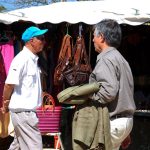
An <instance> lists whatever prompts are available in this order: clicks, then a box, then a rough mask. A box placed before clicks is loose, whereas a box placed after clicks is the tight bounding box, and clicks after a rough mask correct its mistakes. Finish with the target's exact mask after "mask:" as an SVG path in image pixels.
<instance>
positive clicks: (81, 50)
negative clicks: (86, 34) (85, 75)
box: [73, 36, 91, 71]
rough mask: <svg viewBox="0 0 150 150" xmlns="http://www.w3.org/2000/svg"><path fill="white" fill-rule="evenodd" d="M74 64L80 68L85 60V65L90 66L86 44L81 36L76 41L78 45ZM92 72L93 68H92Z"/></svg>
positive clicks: (75, 50) (76, 45)
mask: <svg viewBox="0 0 150 150" xmlns="http://www.w3.org/2000/svg"><path fill="white" fill-rule="evenodd" d="M73 50H74V63H75V66H78V65H80V64H81V63H82V61H83V60H84V62H85V64H87V65H89V66H90V63H89V58H88V55H87V52H86V48H85V42H84V38H83V36H79V37H78V38H77V40H76V44H75V47H74V49H73ZM90 71H91V68H90Z"/></svg>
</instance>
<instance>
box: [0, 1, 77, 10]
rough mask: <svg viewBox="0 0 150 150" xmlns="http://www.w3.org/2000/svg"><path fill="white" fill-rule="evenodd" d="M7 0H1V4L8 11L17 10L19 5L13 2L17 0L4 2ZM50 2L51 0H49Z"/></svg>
mask: <svg viewBox="0 0 150 150" xmlns="http://www.w3.org/2000/svg"><path fill="white" fill-rule="evenodd" d="M4 1H5V0H0V6H4V7H5V8H6V9H7V11H11V10H15V9H17V6H15V5H14V4H12V3H13V2H15V1H16V0H7V1H8V2H7V3H6V2H4ZM48 1H49V3H50V1H51V0H48ZM67 1H76V0H67Z"/></svg>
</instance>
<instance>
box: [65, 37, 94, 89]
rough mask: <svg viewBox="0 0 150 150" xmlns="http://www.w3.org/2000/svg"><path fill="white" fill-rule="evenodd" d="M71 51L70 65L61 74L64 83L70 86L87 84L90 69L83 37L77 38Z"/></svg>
mask: <svg viewBox="0 0 150 150" xmlns="http://www.w3.org/2000/svg"><path fill="white" fill-rule="evenodd" d="M72 51H73V62H72V65H71V66H70V67H69V68H68V69H67V70H64V72H63V74H64V78H65V81H66V82H67V83H68V84H69V85H70V86H75V85H80V84H84V83H87V82H88V80H89V75H90V73H91V71H92V69H91V65H90V63H89V60H88V56H87V53H86V49H85V43H84V39H83V37H78V38H77V40H76V44H75V46H74V48H73V50H72Z"/></svg>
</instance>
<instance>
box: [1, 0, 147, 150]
mask: <svg viewBox="0 0 150 150" xmlns="http://www.w3.org/2000/svg"><path fill="white" fill-rule="evenodd" d="M149 4H150V2H149V0H142V1H141V0H138V1H137V0H132V1H130V0H126V1H120V0H100V1H78V2H58V3H54V4H50V5H46V6H36V7H30V8H23V9H18V10H14V11H9V12H5V13H0V25H1V28H0V29H4V31H7V35H9V36H10V37H9V38H11V39H15V40H14V44H15V47H18V46H19V47H21V45H22V43H21V41H20V36H21V34H22V32H23V31H24V30H25V28H26V27H28V26H30V25H38V26H39V27H41V28H48V29H49V32H48V34H47V35H46V42H47V45H46V47H47V48H46V50H45V51H44V54H40V55H41V58H42V59H41V62H42V63H41V64H44V65H43V66H42V67H43V69H44V72H46V74H49V75H48V76H46V78H47V83H45V84H43V85H44V90H46V91H48V92H50V93H51V94H52V95H53V96H54V97H55V95H56V94H57V93H58V92H59V90H61V87H60V88H57V89H56V88H55V87H54V86H52V85H53V83H52V82H53V71H54V68H55V66H56V63H57V58H58V54H59V51H60V46H61V42H62V38H63V36H64V35H65V34H68V33H69V35H71V36H72V37H73V39H74V40H76V37H77V35H78V34H79V26H80V25H82V34H83V35H84V37H85V45H86V50H87V52H88V55H89V59H90V63H91V66H92V67H93V66H94V65H95V59H96V54H95V52H94V51H93V49H94V47H93V44H92V25H94V24H96V23H98V22H99V21H101V20H102V19H104V18H111V19H115V20H117V21H118V23H119V24H121V27H122V31H123V41H122V44H121V46H120V48H119V50H120V52H121V53H122V54H123V55H124V56H125V58H126V59H127V60H128V61H129V64H130V65H131V69H132V70H133V76H134V79H135V100H136V105H137V109H138V110H137V112H136V113H135V125H134V126H135V127H134V130H133V132H132V136H133V140H132V144H131V146H130V147H131V149H132V150H133V149H136V150H141V147H144V148H145V149H149V147H150V145H149V141H148V140H147V138H146V140H145V141H144V142H142V143H140V145H141V147H137V142H139V141H137V140H136V138H135V137H136V136H137V132H140V134H139V135H142V136H143V137H145V136H144V135H145V132H144V130H143V129H140V131H139V128H138V127H137V124H140V125H141V127H142V124H145V123H146V124H148V123H147V122H148V121H147V120H148V119H149V118H148V117H149V111H148V110H149V109H150V96H149V95H150V94H149V91H148V89H149V86H150V82H149V76H150V71H149V69H148V68H149V64H150V59H149V55H148V50H149V48H150V46H149V41H150V27H149V26H148V23H149V21H150V9H149ZM8 31H11V32H8ZM4 35H5V34H4ZM14 35H15V38H14ZM12 37H13V38H12ZM16 37H17V38H16ZM16 39H17V40H16ZM18 42H19V45H18ZM1 44H2V43H1ZM7 44H8V43H7ZM9 46H10V45H9ZM11 50H12V49H11ZM15 54H17V51H14V55H15ZM45 54H46V56H47V57H45ZM43 56H44V57H43ZM45 58H46V59H45ZM63 107H65V108H67V110H64V113H63V117H64V118H66V119H65V120H62V122H61V124H62V129H63V135H62V136H63V143H64V147H65V148H66V149H65V150H70V145H69V144H68V143H70V141H71V135H70V132H71V128H70V126H67V127H66V124H71V123H70V122H71V119H72V118H71V117H70V116H72V114H73V110H72V109H71V108H73V107H72V106H70V105H65V106H63ZM142 110H145V111H142ZM68 112H69V113H68ZM141 119H143V120H144V121H143V122H142V123H141V121H139V120H141ZM66 120H67V121H66ZM144 126H145V128H149V126H147V125H144ZM147 130H149V129H147ZM135 133H136V134H135ZM66 137H67V138H66ZM130 147H129V149H130ZM135 147H136V148H135ZM67 148H68V149H67ZM138 148H139V149H138Z"/></svg>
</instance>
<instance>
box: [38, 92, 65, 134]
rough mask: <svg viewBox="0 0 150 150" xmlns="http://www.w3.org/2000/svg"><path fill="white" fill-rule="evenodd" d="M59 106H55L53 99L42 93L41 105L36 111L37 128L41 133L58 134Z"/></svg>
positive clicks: (60, 109)
mask: <svg viewBox="0 0 150 150" xmlns="http://www.w3.org/2000/svg"><path fill="white" fill-rule="evenodd" d="M61 111H62V107H61V106H55V100H54V99H53V97H52V96H51V95H50V94H48V93H46V92H43V105H42V106H41V107H40V108H38V109H37V116H38V118H39V123H38V128H39V130H40V132H41V133H43V134H45V133H57V132H60V119H61Z"/></svg>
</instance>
